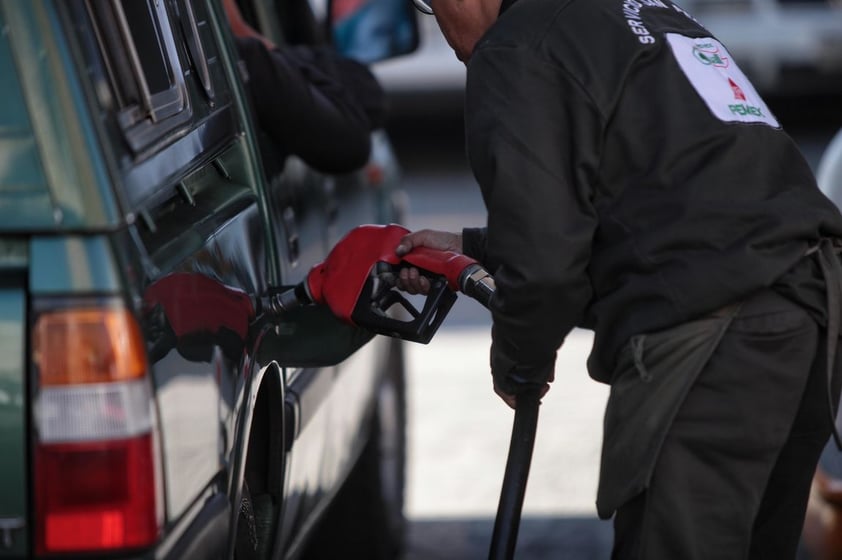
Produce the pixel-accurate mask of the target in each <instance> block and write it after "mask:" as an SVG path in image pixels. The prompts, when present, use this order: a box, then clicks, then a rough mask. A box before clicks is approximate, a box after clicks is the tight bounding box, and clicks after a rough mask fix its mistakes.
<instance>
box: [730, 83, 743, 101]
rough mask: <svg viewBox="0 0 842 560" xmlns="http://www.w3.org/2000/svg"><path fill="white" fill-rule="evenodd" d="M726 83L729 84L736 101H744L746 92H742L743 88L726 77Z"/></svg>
mask: <svg viewBox="0 0 842 560" xmlns="http://www.w3.org/2000/svg"><path fill="white" fill-rule="evenodd" d="M728 85H730V86H731V91H733V92H734V99H736V100H737V101H746V94H744V93H743V89H742V88H741V87H740V86H738V85H737V84H736V83H734V80H732V79H731V78H728Z"/></svg>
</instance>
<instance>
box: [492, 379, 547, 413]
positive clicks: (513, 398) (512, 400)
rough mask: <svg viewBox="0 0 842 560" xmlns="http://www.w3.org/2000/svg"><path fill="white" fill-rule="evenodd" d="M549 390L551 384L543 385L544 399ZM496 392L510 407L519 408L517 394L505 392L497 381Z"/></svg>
mask: <svg viewBox="0 0 842 560" xmlns="http://www.w3.org/2000/svg"><path fill="white" fill-rule="evenodd" d="M549 390H550V384H549V383H545V384H544V386H543V387H541V393H540V398H542V399H543V398H544V395H546V394H547V392H548V391H549ZM494 392H495V393H497V395H498V396H499V397H500V398H501V399H503V402H504V403H506V404H507V405H508V406H509V408H511V409H513V410H514V409H515V408H517V395H510V394H509V393H506V392H504V391H503V390H501V389H500V388H499V387H498V386H497V384H496V383H495V384H494Z"/></svg>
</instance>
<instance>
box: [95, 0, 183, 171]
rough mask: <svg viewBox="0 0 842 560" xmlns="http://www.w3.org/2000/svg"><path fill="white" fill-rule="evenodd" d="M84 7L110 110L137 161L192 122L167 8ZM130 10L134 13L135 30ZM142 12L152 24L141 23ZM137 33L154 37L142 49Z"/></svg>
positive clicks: (112, 1) (132, 3) (152, 1)
mask: <svg viewBox="0 0 842 560" xmlns="http://www.w3.org/2000/svg"><path fill="white" fill-rule="evenodd" d="M141 6H144V7H146V10H142V9H141ZM85 7H86V10H87V12H88V16H89V17H90V20H91V23H92V25H93V28H94V33H95V36H96V41H97V44H98V46H99V50H100V55H101V57H102V60H103V63H104V66H105V68H106V73H107V77H108V83H109V85H110V89H111V92H110V93H111V99H110V100H109V101H110V104H111V107H110V109H113V110H114V112H115V115H116V120H117V123H118V125H119V127H120V129H121V130H122V133H123V136H124V138H125V140H126V142H127V144H128V145H129V147H130V148H131V150H132V151H133V152H134V153H135V154H136V155H138V154H140V153H141V152H143V150H145V149H147V148H148V147H149V146H151V145H153V144H154V143H156V142H157V141H159V140H161V139H162V138H164V137H165V136H166V135H167V134H169V133H170V132H172V131H174V130H175V129H177V128H178V127H179V126H181V125H183V124H185V123H187V122H188V121H189V120H190V118H191V116H192V110H191V107H190V102H189V99H190V98H189V95H188V94H187V87H186V84H185V83H184V80H185V78H184V71H183V69H182V66H181V61H180V59H179V56H178V50H177V48H176V45H175V41H174V39H173V30H172V27H171V19H170V15H169V13H168V11H167V2H164V1H161V0H85ZM126 7H129V8H130V9H131V10H132V11H133V13H132V16H133V17H132V20H133V21H132V25H131V26H130V25H129V17H128V16H127V14H126V9H125V8H126ZM138 10H139V11H138ZM144 12H145V13H146V14H147V15H148V19H143V15H144ZM139 28H145V29H144V31H152V32H154V37H144V38H143V39H145V40H146V41H147V42H146V44H144V45H139V44H138V41H137V37H135V36H134V35H133V33H132V31H133V29H134V30H137V29H139ZM141 46H143V47H145V48H141ZM155 47H157V48H155ZM162 82H165V85H164V87H161V85H160V84H161V83H162Z"/></svg>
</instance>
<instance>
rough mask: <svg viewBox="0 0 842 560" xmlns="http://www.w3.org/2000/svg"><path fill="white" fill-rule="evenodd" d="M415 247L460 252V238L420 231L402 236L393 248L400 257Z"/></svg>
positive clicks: (447, 234) (442, 233)
mask: <svg viewBox="0 0 842 560" xmlns="http://www.w3.org/2000/svg"><path fill="white" fill-rule="evenodd" d="M416 247H428V248H430V249H438V250H439V251H457V252H461V251H462V236H461V235H460V234H458V233H449V232H446V231H436V230H432V229H421V230H418V231H414V232H412V233H408V234H407V235H405V236H403V237H402V238H401V240H400V242H398V246H397V247H396V248H395V253H396V254H397V255H398V256H400V257H402V256H403V255H405V254H407V253H409V252H410V251H412V250H413V249H414V248H416Z"/></svg>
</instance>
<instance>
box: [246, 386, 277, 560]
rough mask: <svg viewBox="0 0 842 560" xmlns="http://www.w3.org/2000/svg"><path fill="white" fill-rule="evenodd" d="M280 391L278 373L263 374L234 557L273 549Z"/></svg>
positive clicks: (251, 557) (262, 555)
mask: <svg viewBox="0 0 842 560" xmlns="http://www.w3.org/2000/svg"><path fill="white" fill-rule="evenodd" d="M283 394H284V393H283V387H282V386H281V384H280V381H279V378H278V377H272V376H270V377H265V378H264V382H263V384H262V385H261V387H260V391H259V393H258V395H257V400H256V402H255V405H254V411H253V414H252V423H251V431H250V432H249V439H248V445H247V454H246V466H245V472H244V475H243V482H242V497H241V499H240V508H239V511H238V513H239V516H238V520H237V528H236V534H235V539H236V540H235V545H234V547H235V549H234V558H235V560H265V559H267V558H269V556H270V553H271V552H272V545H273V543H274V538H275V530H276V526H277V522H278V515H279V512H280V503H281V499H280V491H281V490H280V489H281V488H282V486H283V472H284V461H283V455H284V443H283V437H282V436H281V437H279V434H284V424H283V414H282V411H283V406H282V405H280V404H279V403H283ZM278 395H280V398H278Z"/></svg>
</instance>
